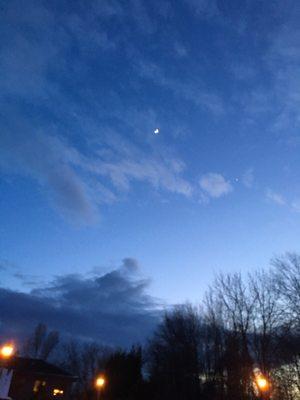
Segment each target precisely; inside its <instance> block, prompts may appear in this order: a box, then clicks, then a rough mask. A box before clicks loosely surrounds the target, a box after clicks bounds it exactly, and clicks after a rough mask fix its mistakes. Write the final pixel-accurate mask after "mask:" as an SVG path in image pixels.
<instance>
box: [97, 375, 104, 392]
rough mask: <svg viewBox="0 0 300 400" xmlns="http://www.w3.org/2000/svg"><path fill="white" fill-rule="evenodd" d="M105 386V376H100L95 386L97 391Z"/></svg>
mask: <svg viewBox="0 0 300 400" xmlns="http://www.w3.org/2000/svg"><path fill="white" fill-rule="evenodd" d="M104 385H105V378H104V376H102V375H100V376H98V377H97V378H96V381H95V386H96V388H97V389H101V388H102V387H103V386H104Z"/></svg>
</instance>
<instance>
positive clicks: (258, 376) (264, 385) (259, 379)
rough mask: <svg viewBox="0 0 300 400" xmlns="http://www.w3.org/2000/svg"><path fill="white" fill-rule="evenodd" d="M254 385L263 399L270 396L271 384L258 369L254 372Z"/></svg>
mask: <svg viewBox="0 0 300 400" xmlns="http://www.w3.org/2000/svg"><path fill="white" fill-rule="evenodd" d="M254 384H255V386H256V389H257V394H258V395H259V396H260V397H261V398H263V399H267V398H269V396H270V389H271V383H270V381H269V380H268V379H267V378H266V377H265V376H264V375H263V374H262V373H261V371H260V370H259V369H258V368H257V369H255V371H254Z"/></svg>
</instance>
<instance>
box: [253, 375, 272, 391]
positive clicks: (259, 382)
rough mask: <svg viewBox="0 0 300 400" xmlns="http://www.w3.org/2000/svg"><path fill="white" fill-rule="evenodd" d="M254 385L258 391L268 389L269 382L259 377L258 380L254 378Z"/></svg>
mask: <svg viewBox="0 0 300 400" xmlns="http://www.w3.org/2000/svg"><path fill="white" fill-rule="evenodd" d="M256 383H257V386H258V387H259V389H260V390H268V389H269V382H268V381H267V380H266V378H264V377H263V376H259V377H258V378H256Z"/></svg>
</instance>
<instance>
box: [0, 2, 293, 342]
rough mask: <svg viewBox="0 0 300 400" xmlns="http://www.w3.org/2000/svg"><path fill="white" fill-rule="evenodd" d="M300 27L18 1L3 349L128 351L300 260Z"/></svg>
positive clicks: (0, 90)
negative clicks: (171, 319) (20, 338)
mask: <svg viewBox="0 0 300 400" xmlns="http://www.w3.org/2000/svg"><path fill="white" fill-rule="evenodd" d="M299 21H300V4H299V1H292V0H286V1H282V0H277V1H276V0H275V1H269V0H265V1H258V0H251V1H250V0H248V1H247V0H236V1H234V0H228V1H225V0H219V1H217V0H198V1H197V0H176V1H171V0H155V1H146V0H144V1H143V0H126V1H125V0H124V1H121V0H90V1H79V0H78V1H76V0H72V1H64V0H51V1H43V0H39V1H33V0H23V1H21V0H9V1H7V0H0V193H1V196H0V273H1V287H0V310H1V312H0V332H2V334H4V335H8V334H10V335H16V336H17V335H20V332H21V331H24V330H25V331H26V330H30V329H31V328H32V326H33V325H34V324H35V323H37V322H39V321H42V322H46V323H48V325H49V326H50V327H52V328H55V329H60V330H61V331H63V332H64V333H66V334H69V335H76V336H78V337H80V338H83V339H86V338H93V339H97V340H100V341H103V342H105V343H109V344H121V345H126V344H128V343H131V342H135V341H140V340H143V338H144V337H146V335H147V333H148V332H149V331H151V329H152V327H153V326H154V325H155V323H156V322H157V318H158V316H159V313H160V310H161V309H162V308H164V307H167V306H168V305H171V304H177V303H182V302H184V301H186V300H190V301H192V302H199V301H201V299H202V297H203V295H204V292H205V289H206V288H207V286H208V285H209V284H210V283H211V282H212V280H213V277H214V274H215V273H217V272H219V271H223V272H233V271H241V272H243V273H247V271H250V270H251V269H255V268H260V267H265V266H267V265H268V262H269V259H270V258H271V257H273V256H274V255H278V254H282V253H284V252H286V251H299V237H300V185H299V167H300V156H299V154H300V152H299V150H300V136H299V128H300V46H299V43H300V24H299ZM156 129H158V130H159V132H158V134H157V132H156V133H155V130H156Z"/></svg>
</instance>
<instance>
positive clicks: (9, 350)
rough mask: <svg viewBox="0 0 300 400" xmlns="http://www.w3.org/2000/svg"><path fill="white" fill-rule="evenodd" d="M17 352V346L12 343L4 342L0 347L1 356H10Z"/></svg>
mask: <svg viewBox="0 0 300 400" xmlns="http://www.w3.org/2000/svg"><path fill="white" fill-rule="evenodd" d="M14 352H15V348H14V346H13V345H12V344H4V345H3V346H2V347H1V348H0V357H1V358H10V357H12V356H13V354H14Z"/></svg>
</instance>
